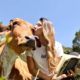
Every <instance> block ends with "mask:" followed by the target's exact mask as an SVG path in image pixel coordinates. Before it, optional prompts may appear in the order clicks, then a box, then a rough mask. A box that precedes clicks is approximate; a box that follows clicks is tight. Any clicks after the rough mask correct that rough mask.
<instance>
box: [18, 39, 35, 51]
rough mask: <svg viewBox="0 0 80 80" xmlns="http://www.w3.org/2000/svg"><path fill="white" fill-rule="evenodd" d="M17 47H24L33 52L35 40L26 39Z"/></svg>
mask: <svg viewBox="0 0 80 80" xmlns="http://www.w3.org/2000/svg"><path fill="white" fill-rule="evenodd" d="M19 46H22V47H26V48H31V49H33V50H35V40H34V39H31V38H30V39H28V40H26V41H25V42H24V43H21V44H19Z"/></svg>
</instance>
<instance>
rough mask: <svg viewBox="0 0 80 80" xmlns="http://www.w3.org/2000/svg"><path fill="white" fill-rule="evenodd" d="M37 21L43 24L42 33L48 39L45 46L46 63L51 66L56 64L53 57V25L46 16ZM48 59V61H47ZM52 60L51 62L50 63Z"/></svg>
mask: <svg viewBox="0 0 80 80" xmlns="http://www.w3.org/2000/svg"><path fill="white" fill-rule="evenodd" d="M39 21H40V22H41V23H42V26H43V34H44V37H45V38H46V39H47V40H48V45H47V46H46V50H47V55H48V58H49V59H48V62H49V63H48V64H49V67H51V68H52V66H51V65H53V66H56V64H55V61H54V57H55V54H56V53H55V52H56V51H55V48H54V46H55V32H54V27H53V24H52V22H51V21H49V20H48V19H47V18H40V19H39ZM49 60H50V61H49ZM51 62H52V63H51Z"/></svg>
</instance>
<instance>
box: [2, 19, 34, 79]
mask: <svg viewBox="0 0 80 80" xmlns="http://www.w3.org/2000/svg"><path fill="white" fill-rule="evenodd" d="M9 28H10V30H11V31H10V32H9V33H8V34H7V39H8V37H11V40H7V44H8V45H9V46H10V47H11V48H12V49H13V50H14V51H15V54H18V55H20V54H21V53H22V52H24V51H25V50H30V49H31V48H29V47H24V46H19V44H22V43H24V42H25V36H32V35H33V32H32V29H33V27H32V24H30V23H28V22H26V21H24V20H22V19H19V18H16V19H13V20H12V21H11V22H10V24H9ZM25 56H26V55H25ZM11 65H13V64H11ZM0 70H1V67H0ZM28 79H31V74H30V73H29V71H28V68H27V62H24V61H23V60H21V59H16V61H15V63H14V66H13V68H12V71H11V73H10V75H9V80H28Z"/></svg>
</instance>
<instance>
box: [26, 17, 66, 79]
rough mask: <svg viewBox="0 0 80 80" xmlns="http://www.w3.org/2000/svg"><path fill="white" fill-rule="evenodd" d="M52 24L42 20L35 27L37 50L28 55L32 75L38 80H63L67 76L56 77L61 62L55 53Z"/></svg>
mask: <svg viewBox="0 0 80 80" xmlns="http://www.w3.org/2000/svg"><path fill="white" fill-rule="evenodd" d="M52 27H53V26H52V23H51V22H50V21H49V20H47V19H45V18H40V20H39V21H38V23H37V24H36V26H35V35H36V36H37V39H36V40H37V43H36V50H34V51H32V53H29V54H27V63H28V68H29V71H30V73H31V74H32V75H33V76H37V77H38V78H37V80H61V79H63V78H66V77H67V76H66V75H65V74H62V75H61V76H59V77H57V76H56V66H57V64H58V63H59V61H60V58H59V57H57V55H56V51H55V48H54V46H55V37H54V30H53V28H52Z"/></svg>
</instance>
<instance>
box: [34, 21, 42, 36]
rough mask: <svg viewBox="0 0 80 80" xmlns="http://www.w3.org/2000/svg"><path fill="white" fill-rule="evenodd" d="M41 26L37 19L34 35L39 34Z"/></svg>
mask: <svg viewBox="0 0 80 80" xmlns="http://www.w3.org/2000/svg"><path fill="white" fill-rule="evenodd" d="M42 27H43V25H42V23H41V22H40V21H38V22H37V24H36V25H35V35H36V36H38V37H39V36H41V34H42Z"/></svg>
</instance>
